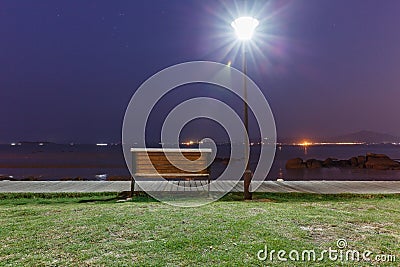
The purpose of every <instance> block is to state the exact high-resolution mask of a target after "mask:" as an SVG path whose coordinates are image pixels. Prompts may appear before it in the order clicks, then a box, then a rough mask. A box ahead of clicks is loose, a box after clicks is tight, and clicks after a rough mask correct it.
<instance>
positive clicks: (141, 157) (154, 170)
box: [131, 148, 212, 179]
mask: <svg viewBox="0 0 400 267" xmlns="http://www.w3.org/2000/svg"><path fill="white" fill-rule="evenodd" d="M131 152H132V162H133V173H134V176H135V178H136V177H163V178H165V179H173V178H183V177H187V178H193V177H207V176H208V175H209V170H208V167H207V166H208V165H209V162H210V157H211V152H212V151H211V149H193V148H182V149H172V148H168V149H162V148H132V149H131ZM179 153H182V155H183V156H184V157H185V158H186V159H188V160H180V159H179V155H178V154H179ZM166 154H167V155H168V158H169V159H171V160H172V161H174V162H178V163H179V165H180V166H181V167H183V169H184V170H182V169H180V168H177V167H176V166H174V165H173V164H172V163H171V162H170V161H169V160H168V158H167V156H166Z"/></svg>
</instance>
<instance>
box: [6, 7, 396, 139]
mask: <svg viewBox="0 0 400 267" xmlns="http://www.w3.org/2000/svg"><path fill="white" fill-rule="evenodd" d="M399 14H400V1H398V0H387V1H377V0H351V1H347V0H330V1H328V0H296V1H254V2H253V1H248V2H245V1H231V2H229V1H215V0H212V1H183V0H182V1H173V0H169V1H53V0H51V1H50V0H44V1H24V0H21V1H13V0H4V1H1V3H0V38H1V41H0V62H1V64H0V125H1V132H0V143H8V142H15V141H21V140H47V141H54V142H77V143H78V142H82V143H85V142H86V143H96V142H119V141H120V140H121V124H122V121H123V116H124V112H125V108H126V106H127V104H128V102H129V100H130V98H131V96H132V95H133V93H134V92H135V90H136V88H137V87H138V86H139V85H140V84H141V83H142V82H143V81H145V80H146V79H147V78H149V77H150V76H151V75H153V74H154V73H156V72H157V71H160V70H162V69H163V68H165V67H168V66H171V65H173V64H177V63H182V62H185V61H192V60H210V61H217V62H221V63H227V62H228V61H230V60H231V61H232V66H233V67H236V68H239V69H240V68H241V58H240V56H235V49H237V47H235V46H233V44H234V33H233V29H231V27H230V25H229V24H230V21H231V20H233V19H234V18H235V17H236V16H239V15H253V16H255V17H257V18H258V19H259V20H260V26H259V28H258V31H257V33H256V35H257V36H256V37H255V38H257V39H256V41H255V44H256V45H254V49H253V50H252V52H250V53H251V57H250V58H249V59H248V74H249V76H250V77H251V78H252V79H253V80H254V81H255V82H256V83H257V84H258V86H259V87H260V88H261V89H262V91H263V93H264V94H265V96H266V98H267V99H268V101H269V103H270V105H271V108H272V111H273V113H274V115H275V120H276V125H277V131H278V138H279V137H293V136H299V137H300V136H301V137H321V136H334V135H340V134H345V133H350V132H355V131H359V130H372V131H377V132H383V133H389V134H393V135H397V136H400V123H399V122H400V119H399V114H400V105H399V100H400V30H399V25H400V15H399ZM231 48H233V49H231ZM189 87H190V88H191V89H192V90H186V91H185V92H184V93H182V92H181V93H178V92H177V93H176V94H175V95H171V96H169V97H167V98H166V100H165V101H164V102H163V103H164V104H162V103H161V106H160V107H159V108H160V110H164V111H165V110H168V109H169V108H172V107H173V103H174V102H173V101H172V100H174V101H177V103H178V102H179V101H178V100H184V99H188V98H190V97H193V96H204V95H206V96H214V97H216V98H219V99H221V100H223V101H224V102H226V103H228V104H230V105H233V106H238V107H239V108H238V111H239V112H241V109H240V108H241V107H242V106H241V103H239V102H237V99H233V98H232V96H230V95H225V94H223V93H221V90H215V88H212V87H211V86H207V85H206V86H203V87H202V86H200V85H197V86H189ZM189 87H188V88H189ZM169 100H171V101H172V102H171V101H169ZM153 119H154V121H155V122H156V121H162V116H160V117H157V116H154V118H153ZM205 126H208V127H205ZM211 126H212V125H210V123H209V122H204V123H193V125H192V129H190V128H189V127H188V129H187V130H186V131H185V134H187V136H195V137H200V136H196V134H197V135H206V134H207V131H212V128H213V127H211ZM216 131H217V130H216ZM156 136H157V135H155V138H156Z"/></svg>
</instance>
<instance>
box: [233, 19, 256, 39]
mask: <svg viewBox="0 0 400 267" xmlns="http://www.w3.org/2000/svg"><path fill="white" fill-rule="evenodd" d="M258 24H260V23H259V22H258V20H257V19H255V18H253V17H240V18H237V19H235V20H234V21H232V23H231V26H232V27H233V28H234V29H235V33H236V36H237V37H238V38H239V40H250V39H251V37H252V36H253V33H254V30H255V29H256V28H257V26H258Z"/></svg>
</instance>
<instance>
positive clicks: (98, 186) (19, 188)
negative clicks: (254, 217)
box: [0, 181, 400, 194]
mask: <svg viewBox="0 0 400 267" xmlns="http://www.w3.org/2000/svg"><path fill="white" fill-rule="evenodd" d="M141 185H142V187H143V189H145V190H146V191H149V190H150V191H165V192H168V191H207V190H210V191H211V192H215V191H226V190H229V191H232V192H243V182H242V181H241V182H238V183H237V184H236V183H235V182H233V181H218V182H212V183H211V184H210V185H208V184H207V183H206V181H191V182H189V181H175V182H165V181H164V182H160V181H146V182H144V183H143V184H141ZM257 186H258V187H257ZM256 187H257V188H256ZM254 189H256V190H255V191H256V192H284V193H287V192H298V193H319V194H339V193H356V194H394V193H400V181H283V182H278V181H264V182H253V183H252V189H251V190H252V191H253V190H254ZM129 190H130V182H129V181H112V182H111V181H32V182H31V181H0V193H11V192H31V193H56V192H121V191H129ZM135 190H138V191H141V190H142V189H140V188H139V187H138V185H137V184H136V186H135Z"/></svg>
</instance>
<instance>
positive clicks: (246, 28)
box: [231, 17, 259, 199]
mask: <svg viewBox="0 0 400 267" xmlns="http://www.w3.org/2000/svg"><path fill="white" fill-rule="evenodd" d="M258 24H259V22H258V20H257V19H255V18H253V17H240V18H237V19H235V20H234V21H232V23H231V26H232V27H233V28H234V29H235V33H236V36H237V38H238V39H239V40H240V41H242V59H243V73H244V78H243V89H244V92H243V93H244V94H243V97H244V126H245V128H246V132H247V135H248V136H249V115H248V109H249V107H248V105H247V82H246V77H247V62H246V41H249V40H251V37H252V36H253V33H254V31H255V29H256V28H257V26H258ZM249 152H250V151H249V142H248V138H247V136H246V137H245V151H244V153H245V155H244V156H245V157H244V158H245V159H248V160H247V163H246V170H245V173H244V177H243V181H244V199H252V194H251V192H250V190H249V189H250V183H251V179H252V173H251V170H250V168H249V162H250V153H249Z"/></svg>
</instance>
